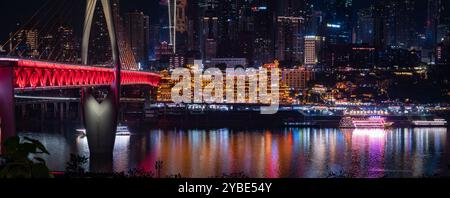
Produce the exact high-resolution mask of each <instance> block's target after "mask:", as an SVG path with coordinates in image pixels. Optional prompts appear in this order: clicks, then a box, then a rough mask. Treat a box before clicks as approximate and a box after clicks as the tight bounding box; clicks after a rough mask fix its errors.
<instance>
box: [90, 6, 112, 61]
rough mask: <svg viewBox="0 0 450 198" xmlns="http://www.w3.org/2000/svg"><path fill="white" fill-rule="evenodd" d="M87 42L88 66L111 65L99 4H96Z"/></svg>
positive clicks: (105, 28) (104, 25) (110, 51)
mask: <svg viewBox="0 0 450 198" xmlns="http://www.w3.org/2000/svg"><path fill="white" fill-rule="evenodd" d="M89 39H90V41H89V52H88V53H89V59H88V64H89V65H112V50H111V42H110V39H109V33H108V28H107V25H106V19H105V14H104V13H103V7H102V4H101V3H97V4H96V8H95V15H94V18H93V24H92V29H91V36H90V38H89Z"/></svg>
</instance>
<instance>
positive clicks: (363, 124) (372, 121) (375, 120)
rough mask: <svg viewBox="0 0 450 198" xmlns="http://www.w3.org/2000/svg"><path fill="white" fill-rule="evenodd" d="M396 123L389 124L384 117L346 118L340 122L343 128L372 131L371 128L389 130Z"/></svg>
mask: <svg viewBox="0 0 450 198" xmlns="http://www.w3.org/2000/svg"><path fill="white" fill-rule="evenodd" d="M393 124H394V123H393V122H387V121H386V119H385V118H383V117H377V116H373V117H344V118H342V120H341V122H340V127H341V128H356V129H361V128H362V129H367V128H369V129H371V128H388V127H391V126H392V125H393Z"/></svg>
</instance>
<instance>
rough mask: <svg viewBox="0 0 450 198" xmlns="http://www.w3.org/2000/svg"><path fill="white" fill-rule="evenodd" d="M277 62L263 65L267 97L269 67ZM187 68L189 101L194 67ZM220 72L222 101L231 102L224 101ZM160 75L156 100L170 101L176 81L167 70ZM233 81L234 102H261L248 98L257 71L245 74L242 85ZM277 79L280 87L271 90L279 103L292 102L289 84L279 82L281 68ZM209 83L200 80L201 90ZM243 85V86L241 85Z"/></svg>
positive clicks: (268, 91) (224, 90)
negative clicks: (252, 73) (189, 84)
mask: <svg viewBox="0 0 450 198" xmlns="http://www.w3.org/2000/svg"><path fill="white" fill-rule="evenodd" d="M278 65H279V64H278V62H277V61H275V62H274V63H273V64H266V65H264V67H265V68H266V69H268V74H267V79H266V80H267V93H268V94H269V97H270V96H271V94H270V93H272V88H271V87H272V86H271V84H272V83H271V81H270V79H271V78H270V76H271V70H270V69H269V68H275V67H278ZM187 68H188V69H190V71H191V86H192V87H191V90H192V94H191V97H192V99H191V101H194V84H195V82H194V80H195V79H194V70H195V68H194V67H193V66H192V65H187ZM222 73H223V74H224V76H223V81H224V83H223V96H224V103H231V102H228V101H226V95H227V94H226V93H227V85H226V84H227V83H226V81H227V74H226V72H225V71H222ZM161 75H162V79H161V83H160V85H159V87H158V95H157V100H158V102H172V99H171V91H172V88H173V87H174V86H175V84H176V83H177V81H174V80H172V79H171V76H170V74H169V72H168V71H162V72H161ZM204 76H205V74H202V75H201V76H200V78H201V79H205V78H204ZM234 79H235V82H234V99H235V100H234V101H235V103H242V101H238V100H237V99H238V98H245V102H244V103H245V104H256V103H261V101H256V102H255V101H251V100H250V98H249V95H250V94H249V93H250V89H251V82H250V81H249V79H259V75H258V73H255V76H249V75H247V77H246V80H245V83H244V84H243V85H240V84H239V83H238V79H237V77H235V78H234ZM279 79H280V83H279V85H280V87H279V90H273V91H279V97H280V98H279V102H280V104H291V103H292V102H293V100H292V98H291V97H290V91H289V86H287V85H286V84H284V83H282V82H281V70H280V74H279ZM210 83H211V80H202V90H203V89H205V87H206V86H207V85H208V84H210ZM242 86H244V87H242ZM242 90H245V93H242ZM259 91H260V90H259V89H258V93H259Z"/></svg>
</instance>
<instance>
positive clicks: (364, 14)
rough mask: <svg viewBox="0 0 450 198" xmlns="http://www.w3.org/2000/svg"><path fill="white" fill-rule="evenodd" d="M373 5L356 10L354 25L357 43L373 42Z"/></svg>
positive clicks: (370, 43) (371, 43)
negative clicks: (355, 22) (355, 24)
mask: <svg viewBox="0 0 450 198" xmlns="http://www.w3.org/2000/svg"><path fill="white" fill-rule="evenodd" d="M373 12H374V7H370V8H367V9H362V10H360V11H359V12H358V19H357V26H356V43H357V44H363V43H364V44H369V45H373V44H374V36H375V30H374V27H375V18H374V16H373Z"/></svg>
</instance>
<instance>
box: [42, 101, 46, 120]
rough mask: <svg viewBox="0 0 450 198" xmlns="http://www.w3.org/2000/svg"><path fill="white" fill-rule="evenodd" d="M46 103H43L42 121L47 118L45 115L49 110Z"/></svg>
mask: <svg viewBox="0 0 450 198" xmlns="http://www.w3.org/2000/svg"><path fill="white" fill-rule="evenodd" d="M46 106H47V105H46V104H41V121H44V120H45V115H46V112H47V108H46Z"/></svg>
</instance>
